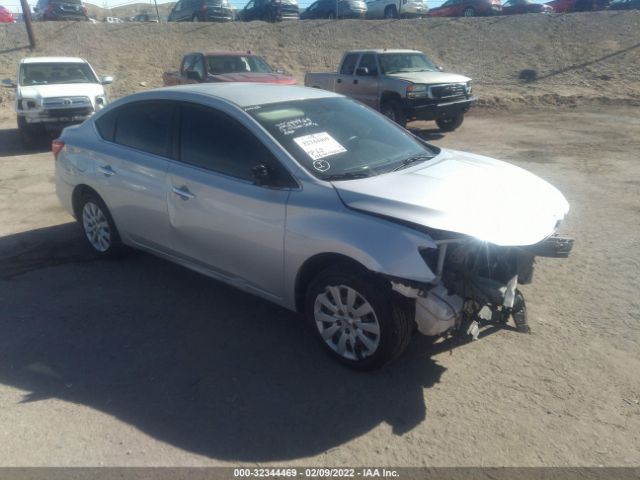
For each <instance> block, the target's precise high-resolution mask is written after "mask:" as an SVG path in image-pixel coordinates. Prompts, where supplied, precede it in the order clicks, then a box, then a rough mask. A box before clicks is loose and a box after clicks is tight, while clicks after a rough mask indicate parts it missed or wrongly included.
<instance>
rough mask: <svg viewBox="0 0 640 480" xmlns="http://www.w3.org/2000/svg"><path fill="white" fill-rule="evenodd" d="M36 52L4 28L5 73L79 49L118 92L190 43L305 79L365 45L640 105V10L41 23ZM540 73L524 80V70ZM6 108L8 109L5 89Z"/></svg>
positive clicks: (519, 93) (512, 92)
mask: <svg viewBox="0 0 640 480" xmlns="http://www.w3.org/2000/svg"><path fill="white" fill-rule="evenodd" d="M34 28H35V34H36V36H37V40H38V48H37V49H35V50H34V51H30V50H29V49H28V48H26V47H25V45H26V44H27V39H26V34H25V31H24V26H21V25H19V24H17V25H9V26H5V27H2V29H0V52H1V53H2V55H0V78H5V77H13V76H14V75H15V70H16V65H17V63H18V61H19V59H20V58H21V57H24V56H31V55H74V56H76V55H77V56H81V57H84V58H87V59H88V60H89V61H90V62H91V63H92V64H93V65H94V67H95V68H96V69H97V70H98V72H99V74H112V75H114V76H115V78H116V81H115V83H114V84H113V86H112V87H111V95H112V96H113V97H117V96H121V95H125V94H128V93H132V92H134V91H138V90H142V89H145V88H150V87H158V86H160V85H161V74H162V72H163V71H164V70H167V69H175V68H177V66H178V64H179V61H180V59H181V57H182V54H183V53H185V52H187V51H190V50H201V49H205V50H213V49H216V50H220V49H235V50H245V49H251V50H254V51H256V52H259V53H261V54H262V55H264V56H265V57H266V59H267V60H268V61H269V62H270V63H271V64H272V65H274V66H279V67H282V68H284V69H285V70H288V71H290V72H292V73H293V74H294V75H295V76H296V77H297V78H298V79H300V80H302V79H303V77H304V73H305V72H307V71H317V70H333V69H335V67H336V66H337V64H338V62H339V60H340V56H341V55H342V52H343V51H345V50H348V49H351V48H362V47H408V48H417V49H420V50H423V51H425V52H427V53H428V54H429V55H430V56H431V57H432V58H433V59H434V60H435V61H436V62H437V63H440V64H442V65H443V66H444V67H445V69H447V70H450V71H454V72H459V73H463V74H466V75H468V76H470V77H472V78H473V79H474V80H475V85H476V94H477V95H478V97H479V98H480V99H481V103H482V104H484V105H485V106H486V105H490V106H496V105H505V106H518V105H521V104H527V105H568V106H571V105H575V104H580V103H600V104H614V103H615V104H624V103H632V104H638V105H640V81H639V79H640V11H628V12H595V13H576V14H567V15H549V16H541V15H522V16H512V17H496V18H470V19H464V18H442V19H438V18H429V19H423V20H401V21H357V20H356V21H338V22H335V21H311V22H310V21H305V22H290V23H280V24H275V25H271V24H265V23H262V22H252V23H240V22H234V23H229V24H191V23H189V24H139V23H127V24H114V25H109V24H97V25H92V24H89V23H53V22H52V23H39V24H35V25H34ZM526 69H527V70H535V72H536V75H537V79H536V80H534V81H528V82H527V81H524V80H520V79H519V74H520V72H521V71H522V70H526ZM0 95H1V96H0V102H2V104H3V105H4V106H3V107H2V108H1V109H0V111H3V115H8V114H9V113H10V111H9V110H8V108H9V107H10V99H11V98H12V93H11V91H10V90H7V89H3V91H2V93H1V94H0Z"/></svg>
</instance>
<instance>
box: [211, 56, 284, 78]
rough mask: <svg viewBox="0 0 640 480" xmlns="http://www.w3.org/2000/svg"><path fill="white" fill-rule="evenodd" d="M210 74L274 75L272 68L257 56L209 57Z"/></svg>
mask: <svg viewBox="0 0 640 480" xmlns="http://www.w3.org/2000/svg"><path fill="white" fill-rule="evenodd" d="M207 65H208V67H209V68H208V70H209V73H211V74H213V75H220V74H224V73H238V72H240V73H246V72H253V73H272V72H273V70H271V67H270V66H269V65H267V62H265V61H264V60H263V59H262V58H260V57H256V56H253V55H251V56H245V57H243V56H237V57H235V56H231V55H220V56H211V57H207Z"/></svg>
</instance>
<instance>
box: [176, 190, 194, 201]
mask: <svg viewBox="0 0 640 480" xmlns="http://www.w3.org/2000/svg"><path fill="white" fill-rule="evenodd" d="M173 193H175V194H176V195H178V196H179V197H181V198H182V199H183V200H191V199H192V198H195V195H194V194H193V193H191V192H190V191H189V189H188V188H187V187H180V188H177V187H173Z"/></svg>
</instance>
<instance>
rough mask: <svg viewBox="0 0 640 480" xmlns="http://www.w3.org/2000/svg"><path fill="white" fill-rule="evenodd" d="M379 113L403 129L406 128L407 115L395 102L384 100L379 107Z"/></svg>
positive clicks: (397, 102) (399, 104)
mask: <svg viewBox="0 0 640 480" xmlns="http://www.w3.org/2000/svg"><path fill="white" fill-rule="evenodd" d="M380 113H382V114H383V115H384V116H385V117H387V118H389V119H391V120H393V121H394V122H396V123H397V124H398V125H400V126H401V127H403V128H404V127H406V126H407V114H406V113H405V112H404V109H403V108H402V104H401V103H400V102H399V101H397V100H385V101H384V102H383V103H382V105H381V106H380Z"/></svg>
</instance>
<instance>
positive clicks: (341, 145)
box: [245, 98, 439, 180]
mask: <svg viewBox="0 0 640 480" xmlns="http://www.w3.org/2000/svg"><path fill="white" fill-rule="evenodd" d="M245 110H246V111H247V113H248V114H249V115H251V116H252V117H253V118H254V119H255V120H256V121H257V122H258V123H260V124H261V125H262V126H263V127H264V128H265V129H266V130H267V131H268V132H269V133H270V134H271V135H272V136H273V137H274V138H275V139H276V140H277V141H278V142H279V143H280V145H282V147H283V148H284V149H285V150H287V151H288V152H289V153H290V154H291V156H293V157H294V158H295V159H296V160H297V161H298V163H300V165H302V166H303V167H304V168H305V169H306V170H307V171H309V172H310V173H311V174H313V175H314V176H316V177H318V178H320V179H323V180H340V179H344V180H348V179H352V178H360V177H370V176H375V175H380V174H383V173H386V172H389V171H391V170H394V169H396V168H403V166H404V165H409V164H412V163H414V162H421V161H426V160H429V159H431V158H432V157H434V156H435V155H436V154H437V153H438V152H439V150H438V149H436V148H435V147H430V146H428V145H426V144H424V143H422V142H420V141H418V140H417V139H416V138H415V137H413V136H412V135H411V134H410V133H408V132H407V131H406V130H404V129H401V128H399V127H397V126H395V125H394V124H392V123H390V122H389V120H387V119H386V118H385V117H383V116H382V115H380V114H379V113H376V112H374V111H373V110H371V109H369V108H367V107H365V106H364V105H362V104H360V103H358V102H355V101H353V100H351V99H348V98H321V99H311V100H297V101H291V102H283V103H275V104H267V105H254V106H251V107H247V108H246V109H245Z"/></svg>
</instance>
